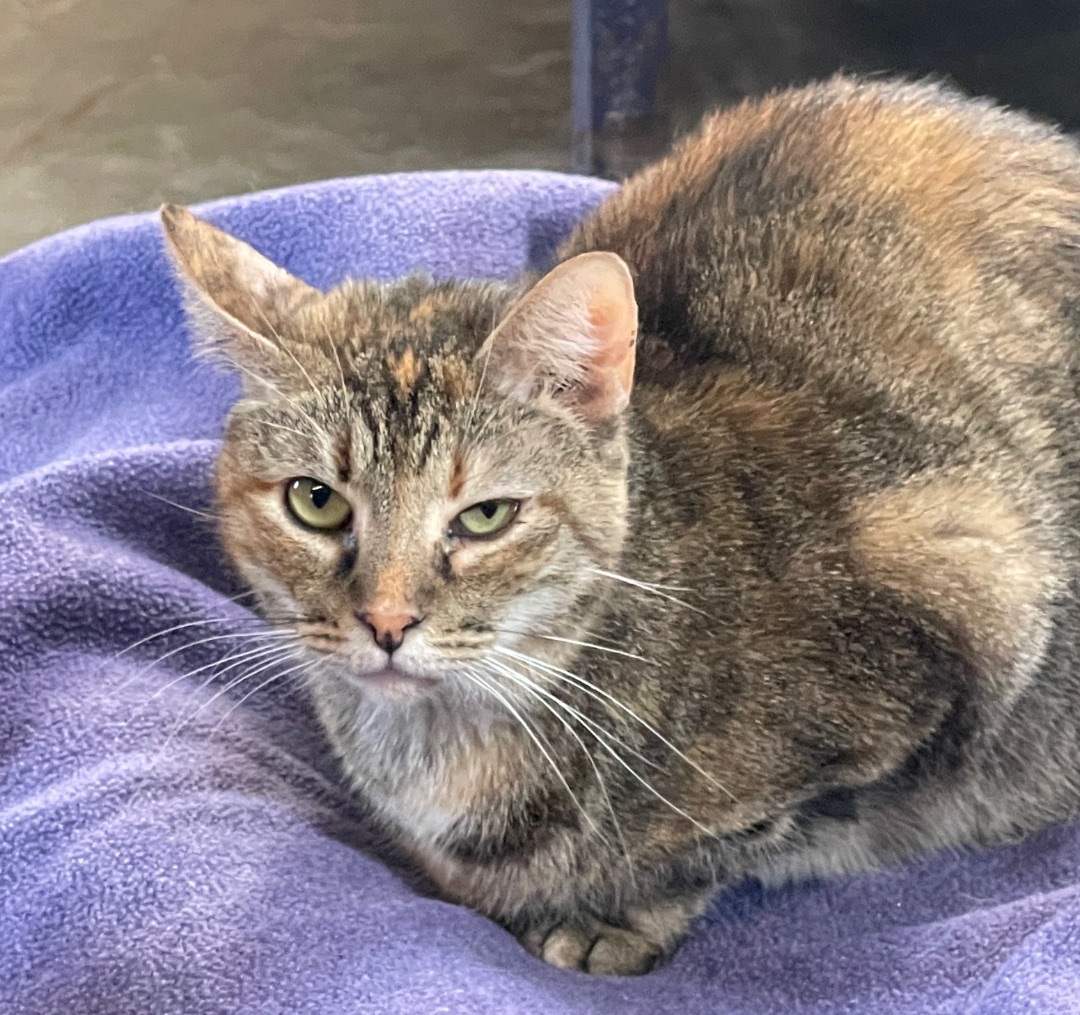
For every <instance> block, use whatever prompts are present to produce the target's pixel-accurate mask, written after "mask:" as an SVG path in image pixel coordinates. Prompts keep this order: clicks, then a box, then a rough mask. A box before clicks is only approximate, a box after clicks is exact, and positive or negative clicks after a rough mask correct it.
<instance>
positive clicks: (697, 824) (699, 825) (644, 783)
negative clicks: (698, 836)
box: [519, 674, 717, 839]
mask: <svg viewBox="0 0 1080 1015" xmlns="http://www.w3.org/2000/svg"><path fill="white" fill-rule="evenodd" d="M519 676H520V674H519ZM533 686H534V689H535V690H536V691H541V688H539V687H536V686H535V685H533ZM542 693H544V694H546V696H547V697H549V698H550V699H551V700H552V701H554V702H555V703H556V704H558V705H560V706H562V707H566V708H569V709H571V710H572V711H574V712H575V713H576V714H577V715H578V716H579V718H581V719H584V720H585V721H586V722H588V723H589V726H588V727H587V728H589V731H590V732H592V733H593V736H594V738H595V739H596V742H597V743H598V744H600V746H601V747H603V748H604V750H606V751H607V752H608V754H610V755H611V757H612V758H614V759H615V761H617V762H618V763H619V764H620V765H621V766H622V767H623V768H625V769H626V771H628V772H629V773H630V774H631V775H632V776H633V777H634V778H635V779H636V780H637V781H638V782H639V783H641V785H642V786H644V787H645V788H646V789H647V790H648V791H649V792H650V793H651V794H652V795H653V796H655V797H656V799H657V800H659V801H660V802H661V803H663V804H664V805H665V806H667V807H668V808H670V809H671V810H672V811H673V812H674V813H676V814H678V815H679V816H680V817H682V818H685V819H686V820H687V821H689V822H690V823H691V824H692V825H693V826H694V827H695V828H697V829H698V830H699V831H701V832H704V833H705V834H706V835H708V836H709V837H710V838H714V839H715V838H716V837H717V836H716V833H715V832H713V831H712V830H711V829H709V828H707V827H706V826H705V825H703V824H702V823H701V822H700V821H698V820H697V819H696V818H694V817H692V816H691V815H690V814H688V813H687V812H686V811H684V810H683V809H682V808H681V807H680V806H679V805H678V804H676V803H673V802H672V801H671V800H669V799H668V798H667V797H666V796H664V794H663V793H661V792H660V791H659V790H658V789H656V787H655V786H653V784H652V783H651V782H649V781H648V780H647V779H645V778H643V777H642V776H641V775H640V774H639V773H638V772H637V771H635V770H634V768H633V766H631V765H630V764H628V763H627V762H626V760H625V759H623V758H622V757H620V756H619V754H618V752H617V751H615V750H614V749H612V747H611V746H610V745H609V744H607V743H606V741H605V740H602V739H601V738H600V737H598V736H596V733H595V731H594V730H592V728H591V727H593V726H597V724H595V723H593V722H592V721H591V720H589V719H587V718H586V717H585V716H583V715H581V713H580V712H577V710H576V709H572V706H567V704H566V702H564V701H563V700H562V699H561V698H559V697H558V695H554V694H551V693H550V692H542ZM597 728H598V729H600V728H602V727H599V726H597Z"/></svg>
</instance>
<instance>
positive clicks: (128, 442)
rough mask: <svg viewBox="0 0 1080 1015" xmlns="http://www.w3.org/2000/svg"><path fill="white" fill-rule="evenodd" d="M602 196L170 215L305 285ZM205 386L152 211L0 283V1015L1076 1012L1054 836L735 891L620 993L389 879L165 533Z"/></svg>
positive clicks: (234, 600)
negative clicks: (237, 244)
mask: <svg viewBox="0 0 1080 1015" xmlns="http://www.w3.org/2000/svg"><path fill="white" fill-rule="evenodd" d="M608 187H609V185H608V184H603V183H600V182H597V181H590V180H583V179H574V178H568V177H560V176H556V175H548V174H537V173H464V174H445V175H438V174H436V175H414V176H391V177H382V178H367V179H361V180H351V181H340V182H331V183H325V184H320V185H315V186H306V187H298V188H292V189H288V190H284V191H279V192H275V193H268V194H262V195H257V196H254V197H248V198H243V199H240V200H235V201H225V202H219V203H217V204H213V205H208V206H206V207H205V208H203V209H202V211H203V213H204V214H206V215H207V216H208V217H209V218H211V219H212V220H214V221H216V222H217V223H219V224H221V225H223V226H224V227H226V228H228V229H230V230H232V231H233V232H235V233H237V234H238V235H240V236H242V237H244V238H246V239H248V240H249V241H251V242H252V243H253V244H254V245H255V246H256V247H258V248H259V249H261V250H263V251H264V252H266V253H267V254H268V255H269V256H270V257H272V258H274V259H275V260H277V261H279V262H280V263H283V264H284V265H285V266H286V267H288V268H289V269H290V270H292V271H293V272H295V273H296V274H298V275H300V276H301V277H303V278H305V279H306V280H308V281H309V282H311V283H313V284H315V285H318V286H323V287H325V286H328V285H331V284H332V283H334V282H336V281H338V280H339V279H340V278H341V277H343V276H345V275H350V274H351V275H364V276H375V277H378V278H384V279H388V278H392V277H394V276H397V275H401V274H402V273H406V272H411V271H415V270H423V271H427V272H430V273H432V274H434V275H436V276H451V275H454V276H505V275H509V274H513V273H515V272H516V271H518V270H519V269H521V268H522V267H523V266H524V265H526V264H535V263H538V262H542V261H543V260H544V259H545V258H546V257H548V256H549V255H550V252H551V250H552V248H553V246H554V244H555V243H556V242H557V241H558V239H559V238H560V237H561V236H562V235H563V234H564V233H565V232H566V231H567V230H568V229H569V227H570V226H571V224H572V223H573V222H574V220H575V219H577V218H578V217H580V216H581V215H582V214H583V213H584V212H585V211H587V210H588V209H589V208H590V207H592V206H593V205H594V204H595V203H596V202H597V201H598V200H600V198H601V197H602V196H603V195H604V194H605V193H607V190H608ZM235 391H236V388H235V381H234V380H233V379H231V378H229V377H227V376H224V375H219V374H216V373H214V372H212V371H211V370H210V369H209V368H205V367H202V366H196V365H194V364H193V363H192V362H191V361H190V359H189V354H188V348H187V339H186V336H185V334H184V329H183V323H182V318H181V313H180V305H179V301H178V297H177V294H176V290H175V288H174V286H173V285H172V283H171V279H170V276H169V272H168V269H167V266H166V262H165V258H164V256H163V253H162V248H161V243H160V239H159V234H158V229H157V225H156V222H155V220H154V219H153V218H152V217H150V216H136V217H131V218H123V219H117V220H114V221H109V222H102V223H98V224H95V225H91V226H88V227H85V228H82V229H77V230H75V231H73V232H69V233H66V234H64V235H61V236H58V237H56V238H54V239H51V240H48V241H45V242H42V243H39V244H37V245H35V246H33V247H30V248H28V249H26V250H24V251H21V252H19V253H16V254H13V255H11V256H9V257H8V258H6V259H5V260H3V261H2V262H0V1012H3V1013H16V1012H18V1013H41V1015H45V1013H50V1015H56V1013H64V1015H67V1013H75V1012H77V1013H80V1015H97V1013H101V1015H123V1013H127V1012H140V1013H141V1012H147V1013H154V1015H168V1013H176V1015H181V1013H182V1015H209V1013H222V1015H225V1013H228V1015H237V1013H248V1012H266V1013H271V1012H273V1013H276V1012H281V1013H290V1015H301V1013H308V1012H310V1013H312V1015H316V1013H317V1015H337V1013H350V1015H353V1013H359V1012H371V1013H401V1015H423V1013H434V1012H443V1013H461V1015H466V1013H467V1015H483V1013H500V1015H502V1013H511V1012H521V1013H545V1015H552V1013H555V1015H558V1013H619V1015H633V1013H640V1015H654V1013H658V1012H673V1013H679V1015H697V1013H701V1015H705V1013H709V1015H723V1013H754V1015H758V1013H794V1012H799V1013H808V1012H815V1013H826V1012H828V1013H832V1012H859V1013H864V1012H872V1013H886V1012H889V1013H892V1012H895V1013H903V1015H913V1013H920V1015H921V1013H930V1012H957V1013H959V1012H965V1013H980V1015H989V1013H1004V1012H1010V1013H1011V1012H1039V1013H1059V1012H1072V1011H1080V828H1078V827H1070V828H1056V829H1050V830H1047V831H1046V832H1044V833H1043V834H1041V835H1038V836H1036V837H1035V838H1033V839H1030V840H1028V841H1027V842H1024V843H1021V844H1018V845H1016V846H1010V847H1004V848H999V849H996V850H992V851H989V852H985V853H981V854H977V855H965V856H938V857H934V858H931V859H928V860H925V861H923V862H920V863H917V864H914V865H912V866H910V867H907V868H905V869H901V870H895V871H890V872H886V873H883V874H879V875H874V876H864V877H857V878H851V879H849V880H844V881H837V882H833V883H829V884H811V885H804V886H800V887H798V888H793V889H789V890H785V891H770V892H766V891H763V890H761V889H760V888H759V887H756V886H754V885H748V886H742V887H740V888H737V889H735V890H732V891H730V892H727V893H725V894H724V895H722V896H721V897H720V898H719V899H718V900H717V903H716V904H715V905H714V907H713V908H712V910H711V911H710V913H709V914H708V916H707V917H706V918H705V919H704V920H703V921H702V923H701V924H700V925H699V926H698V928H697V929H696V931H695V933H694V934H693V936H692V937H691V939H690V941H689V942H688V943H687V945H686V946H685V947H684V948H683V949H682V951H680V952H679V953H678V955H677V956H676V957H675V959H674V961H673V962H672V963H671V964H670V965H668V966H666V967H664V968H663V969H661V970H659V971H657V972H655V973H653V974H652V975H650V976H647V977H644V978H642V979H592V978H589V977H587V976H584V975H581V974H571V973H565V972H559V971H557V970H555V969H552V968H548V967H547V966H545V965H543V964H542V963H540V962H538V961H536V960H535V959H532V958H530V957H529V956H528V955H527V954H525V952H524V951H522V949H521V948H520V947H519V946H518V945H517V943H516V942H515V941H514V940H513V939H512V938H511V937H510V936H509V935H508V934H506V933H505V932H504V931H502V930H501V929H500V928H498V927H496V926H495V925H494V924H492V923H490V922H488V921H487V920H485V919H483V918H481V917H479V916H476V915H474V914H473V913H470V912H468V911H466V910H464V909H461V908H458V907H455V906H451V905H446V904H444V903H442V902H439V901H436V900H433V899H430V898H425V897H422V896H420V895H418V894H417V893H416V892H414V891H413V890H412V889H411V888H409V887H408V886H407V885H405V884H403V883H402V882H401V881H400V880H399V879H398V878H397V877H396V876H395V875H394V874H393V873H391V872H390V870H389V869H388V868H387V867H385V866H384V865H383V864H382V863H380V862H379V861H378V860H377V859H375V858H374V857H373V856H372V855H371V851H370V845H371V844H370V842H369V836H368V833H367V831H366V826H365V821H364V814H363V812H362V810H361V809H360V808H359V807H358V805H357V804H356V803H355V801H352V800H350V798H349V796H348V794H347V793H346V792H344V790H343V789H342V786H341V785H340V783H339V782H338V780H337V776H336V770H335V767H334V764H333V762H332V760H331V759H329V758H328V756H327V752H326V749H325V746H324V743H323V740H322V738H321V737H320V734H319V730H318V728H317V726H316V724H315V722H314V721H313V718H312V715H311V712H310V710H309V707H308V704H307V702H306V700H305V698H304V695H303V692H302V691H300V690H298V689H297V688H295V687H294V686H292V685H290V684H289V682H288V681H287V680H282V681H277V682H273V683H270V684H268V685H267V686H260V684H261V679H257V680H254V681H249V682H247V683H244V684H242V685H240V686H238V687H231V686H230V679H231V678H232V677H233V676H234V675H235V674H236V673H237V672H240V670H238V669H236V668H234V669H232V671H231V672H229V669H228V668H229V666H230V662H229V661H228V660H235V659H236V658H238V654H239V653H243V652H245V651H247V652H253V653H254V652H256V651H257V650H258V646H260V645H262V644H263V642H262V641H261V640H260V637H261V634H260V633H261V632H264V631H265V629H264V628H263V627H262V626H261V625H260V623H259V622H258V621H257V620H256V618H254V617H253V616H252V615H251V614H250V612H249V611H248V610H247V609H246V608H245V607H244V605H243V603H244V601H245V600H244V599H243V598H238V596H239V594H240V593H242V591H243V590H242V589H241V588H239V587H238V586H237V585H236V584H235V582H234V579H232V578H231V577H230V575H229V572H228V570H227V569H226V567H225V566H224V564H223V562H222V558H221V555H220V553H219V550H218V548H217V546H216V543H215V539H214V536H213V531H212V523H211V521H210V519H209V518H208V517H206V516H205V515H200V514H195V513H192V512H193V511H195V512H207V511H209V510H211V509H210V508H209V507H208V492H207V491H208V473H209V468H210V465H211V462H212V459H213V456H214V452H215V449H216V446H217V445H216V442H217V438H218V435H219V431H220V425H221V420H222V416H223V414H224V412H225V410H226V407H227V406H228V404H229V402H230V400H231V399H232V398H233V396H234V394H235ZM169 629H172V630H169ZM159 632H167V633H164V634H161V633H159ZM196 642H199V644H195V643H196ZM252 646H254V647H252ZM230 653H232V655H230ZM247 658H249V659H251V658H258V657H257V656H249V657H247ZM222 660H226V661H224V662H223V661H222ZM215 664H217V665H215Z"/></svg>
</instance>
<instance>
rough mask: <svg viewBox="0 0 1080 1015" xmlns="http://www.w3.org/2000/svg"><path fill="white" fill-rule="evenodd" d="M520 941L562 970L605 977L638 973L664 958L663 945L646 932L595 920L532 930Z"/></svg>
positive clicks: (530, 950) (538, 955)
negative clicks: (649, 936) (578, 970)
mask: <svg viewBox="0 0 1080 1015" xmlns="http://www.w3.org/2000/svg"><path fill="white" fill-rule="evenodd" d="M521 943H522V944H523V945H524V946H525V948H526V949H527V950H528V951H529V952H531V953H532V954H533V955H535V956H536V957H537V958H541V959H543V960H544V961H545V962H547V963H550V964H551V965H553V966H557V967H558V968H559V969H580V970H583V971H584V972H586V973H597V974H599V975H606V976H639V975H641V974H642V973H647V972H649V970H651V969H652V968H653V967H654V966H655V965H656V964H657V962H659V961H660V959H661V958H662V957H663V949H662V948H661V947H660V945H658V944H656V943H655V942H653V941H650V940H649V939H648V938H647V937H646V936H645V935H644V934H641V933H639V932H638V931H635V930H627V929H625V928H623V927H613V926H611V925H610V924H607V923H603V922H601V921H600V920H592V919H585V920H577V921H574V922H571V923H560V924H556V925H555V926H554V927H548V928H545V929H543V930H539V929H536V930H531V931H529V932H528V933H526V934H525V935H524V936H523V937H522V939H521Z"/></svg>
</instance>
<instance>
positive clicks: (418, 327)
mask: <svg viewBox="0 0 1080 1015" xmlns="http://www.w3.org/2000/svg"><path fill="white" fill-rule="evenodd" d="M162 219H163V222H164V226H165V233H166V237H167V240H168V246H169V248H170V251H171V254H172V256H173V259H174V261H175V264H176V266H177V269H178V273H179V275H180V277H181V279H182V281H183V283H184V286H185V289H186V292H187V297H188V307H189V312H190V314H191V318H192V323H193V326H194V331H195V333H196V335H197V339H198V342H199V348H200V351H201V352H202V353H204V354H206V355H210V356H211V357H213V358H215V359H218V360H220V361H222V362H224V363H226V364H228V365H229V366H231V367H232V368H234V369H236V370H237V371H239V373H240V375H241V378H242V381H243V387H244V394H243V398H242V399H241V400H240V401H239V402H238V403H237V404H236V406H235V407H234V408H233V410H232V413H231V415H230V417H229V421H228V426H227V432H226V437H225V443H224V447H223V449H222V453H221V457H220V459H219V462H218V469H217V484H218V502H219V511H220V514H221V518H222V522H221V531H222V535H223V538H224V542H225V545H226V547H227V549H228V551H229V553H230V555H231V556H232V558H233V560H234V561H235V563H236V565H237V566H238V568H239V570H240V571H241V573H242V574H243V575H244V577H245V578H246V580H247V581H248V582H249V583H250V584H251V586H252V588H253V589H254V590H255V591H256V593H257V594H258V596H259V598H260V600H261V602H262V605H263V607H264V609H265V611H266V612H267V614H268V616H269V617H270V618H271V619H272V620H274V621H275V622H277V623H280V624H283V625H289V626H292V627H294V628H295V630H296V631H297V632H298V633H299V635H300V636H301V637H302V639H303V640H304V642H305V644H306V645H307V646H308V647H309V648H310V649H311V650H312V651H314V652H318V653H322V654H323V658H324V659H325V660H326V666H327V668H329V669H332V671H333V672H334V673H335V674H337V676H336V677H335V679H346V680H355V682H356V687H357V688H358V689H362V690H364V691H365V692H370V693H371V694H372V695H374V696H376V697H377V698H380V699H393V698H405V699H408V698H415V697H416V696H418V695H423V694H424V693H425V692H426V691H428V690H430V689H432V688H436V687H439V688H442V689H443V690H444V691H445V690H447V689H450V690H453V689H454V688H458V687H460V688H461V689H462V690H464V689H466V688H468V687H473V688H475V687H476V686H482V685H483V684H484V683H486V682H488V681H489V680H490V679H491V675H492V671H491V669H490V668H489V667H490V664H491V661H492V660H494V659H495V658H496V656H495V652H496V649H497V648H498V647H502V648H512V647H513V646H515V645H518V646H520V645H521V644H522V643H523V642H530V643H531V644H533V645H534V646H539V648H541V649H545V650H546V651H544V654H545V655H546V656H547V657H548V658H552V656H558V655H559V654H560V653H559V649H560V648H562V649H565V648H566V646H567V645H568V644H569V642H567V641H563V640H560V639H571V640H572V639H573V638H574V636H575V634H579V632H580V631H581V629H582V626H583V624H584V623H586V622H587V619H588V615H589V613H590V610H591V609H592V608H593V604H594V595H595V592H594V590H595V589H597V588H598V587H599V586H598V584H597V583H598V581H599V580H600V576H599V575H598V574H597V571H602V570H605V569H609V568H612V567H613V566H614V564H615V563H616V562H617V560H618V557H619V554H620V552H621V549H622V544H623V540H624V538H625V534H626V525H627V518H626V515H627V486H626V469H627V463H628V451H627V436H626V426H625V420H624V413H625V409H626V407H627V403H628V400H629V394H630V387H631V383H632V377H633V368H634V350H635V338H636V332H637V308H636V305H635V302H634V293H633V283H632V281H631V277H630V273H629V271H628V270H627V268H626V265H625V264H624V263H623V262H622V261H621V260H620V259H619V258H618V257H616V256H615V255H614V254H604V253H596V254H584V255H581V256H579V257H576V258H574V259H572V260H570V261H567V262H565V263H564V264H562V265H560V266H558V267H557V268H555V269H554V270H553V271H552V272H551V273H550V274H548V275H547V276H546V277H544V278H543V279H541V280H540V281H539V282H537V283H536V284H535V285H534V286H533V287H532V288H531V289H529V290H528V291H527V292H526V293H525V294H524V295H521V293H520V292H518V291H516V290H512V289H510V288H508V287H505V286H501V285H494V284H488V283H468V284H466V283H442V284H435V283H432V282H429V281H426V280H422V279H416V278H413V279H409V280H406V281H403V282H399V283H396V284H392V285H377V284H374V283H364V282H346V283H345V284H343V285H341V286H339V287H338V288H336V289H334V290H333V291H331V292H329V293H325V294H324V293H322V292H319V291H318V290H316V289H313V288H312V287H310V286H308V285H307V284H305V283H304V282H302V281H300V280H299V279H296V278H294V277H293V276H291V275H290V274H288V273H287V272H286V271H284V270H283V269H281V268H279V267H277V266H276V265H274V264H273V263H272V262H270V261H269V260H267V259H266V258H265V257H263V256H262V255H261V254H259V253H257V252H256V251H255V250H253V249H252V248H251V247H249V246H248V245H247V244H245V243H243V242H241V241H240V240H238V239H235V238H234V237H232V236H229V235H228V234H226V233H224V232H222V231H220V230H218V229H216V228H215V227H213V226H211V225H209V224H208V223H206V222H203V221H201V220H199V219H197V218H196V217H195V216H193V215H192V214H191V213H190V212H188V211H186V210H183V209H178V208H172V207H166V208H165V209H163V212H162Z"/></svg>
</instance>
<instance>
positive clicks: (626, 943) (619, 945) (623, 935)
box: [584, 927, 662, 976]
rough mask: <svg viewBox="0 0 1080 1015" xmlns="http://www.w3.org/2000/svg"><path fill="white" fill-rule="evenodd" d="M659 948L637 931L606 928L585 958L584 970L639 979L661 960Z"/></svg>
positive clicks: (603, 974) (602, 974)
mask: <svg viewBox="0 0 1080 1015" xmlns="http://www.w3.org/2000/svg"><path fill="white" fill-rule="evenodd" d="M661 954H662V953H661V950H660V948H659V946H658V945H657V944H655V943H654V942H653V941H650V940H649V939H648V938H646V937H644V936H643V935H642V934H638V933H637V932H636V931H632V930H623V929H622V928H620V927H605V928H604V929H603V930H602V931H601V933H600V935H599V936H598V937H597V938H596V940H595V941H594V942H593V946H592V948H590V949H589V953H588V955H586V957H585V966H584V968H585V970H586V971H587V972H590V973H596V974H599V975H601V976H640V975H641V974H642V973H647V972H649V970H651V969H652V968H653V967H654V966H655V965H656V964H657V962H659V961H660V958H661Z"/></svg>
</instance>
